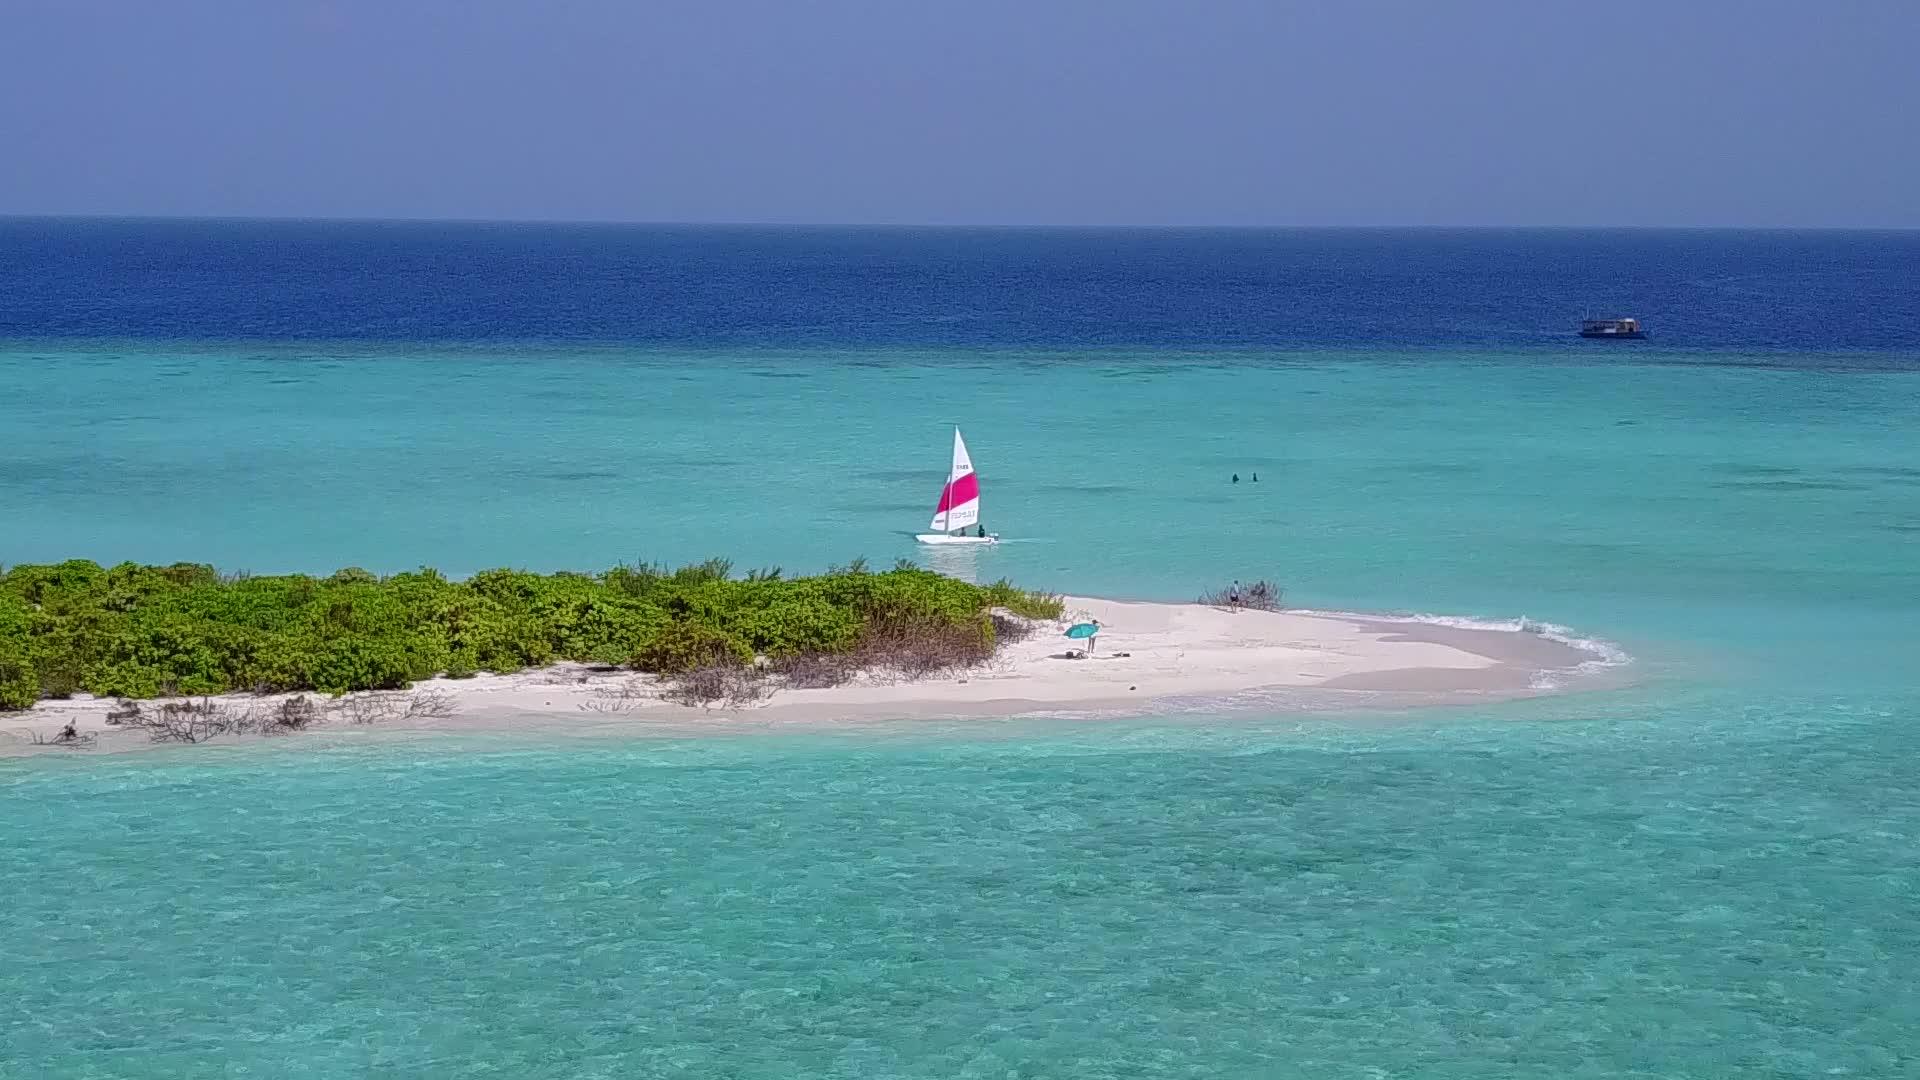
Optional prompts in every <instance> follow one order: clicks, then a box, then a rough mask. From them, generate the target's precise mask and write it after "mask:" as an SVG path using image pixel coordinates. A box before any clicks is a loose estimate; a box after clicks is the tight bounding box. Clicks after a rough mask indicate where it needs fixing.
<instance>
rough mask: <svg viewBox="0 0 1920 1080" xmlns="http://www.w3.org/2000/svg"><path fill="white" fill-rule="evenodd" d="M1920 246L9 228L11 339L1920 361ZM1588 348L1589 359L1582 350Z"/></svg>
mask: <svg viewBox="0 0 1920 1080" xmlns="http://www.w3.org/2000/svg"><path fill="white" fill-rule="evenodd" d="M1916 295H1920V232H1913V231H1905V232H1847V231H1820V232H1789V231H1765V232H1732V231H1724V230H1645V229H1617V230H1584V229H1531V230H1529V229H1416V230H1409V229H1273V230H1266V229H913V228H880V227H875V228H830V227H818V228H791V227H788V228H765V227H760V228H756V227H749V226H740V227H730V228H716V227H695V226H685V227H672V226H613V225H525V224H470V223H457V224H436V223H420V222H368V223H339V222H298V221H294V222H281V221H168V220H154V221H139V220H85V219H72V220H69V219H20V218H15V219H4V218H0V338H11V339H30V340H75V339H80V340H132V341H156V340H159V341H189V342H245V343H253V342H367V343H379V344H391V343H432V344H458V345H482V346H499V345H525V344H533V343H540V344H549V345H552V344H579V345H594V346H608V345H630V346H631V345H649V346H662V345H665V346H692V347H723V348H735V349H738V348H774V349H786V348H794V347H800V346H824V347H829V348H840V347H867V348H871V347H888V346H918V347H937V348H957V349H978V348H990V349H1031V348H1046V349H1069V350H1072V349H1104V348H1114V347H1145V348H1155V349H1185V348H1197V349H1205V350H1214V349H1317V348H1342V349H1356V348H1357V349H1394V348H1409V347H1429V348H1430V347H1439V348H1461V347H1474V348H1506V349H1512V348H1520V349H1540V348H1554V349H1561V350H1577V349H1579V348H1580V346H1581V343H1580V342H1579V341H1578V339H1572V338H1571V333H1572V331H1573V330H1574V329H1575V328H1576V327H1577V324H1578V320H1579V319H1580V318H1581V316H1582V314H1583V313H1587V312H1590V313H1592V314H1594V315H1609V314H1618V315H1634V316H1637V317H1638V318H1640V319H1641V320H1642V321H1643V322H1644V323H1645V324H1646V325H1647V326H1648V327H1650V328H1651V330H1652V332H1653V335H1654V340H1655V341H1656V342H1658V343H1659V344H1660V345H1661V346H1663V347H1667V348H1672V349H1682V350H1702V351H1716V352H1725V351H1729V350H1761V351H1766V352H1779V351H1797V352H1802V353H1805V352H1816V353H1830V352H1855V353H1857V352H1862V351H1867V352H1871V351H1880V350H1920V319H1916V317H1915V312H1916V300H1915V297H1916ZM1576 355H1578V354H1576Z"/></svg>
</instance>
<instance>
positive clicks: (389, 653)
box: [0, 559, 1059, 708]
mask: <svg viewBox="0 0 1920 1080" xmlns="http://www.w3.org/2000/svg"><path fill="white" fill-rule="evenodd" d="M996 608H1005V609H1007V610H1009V611H1013V612H1016V613H1019V614H1022V615H1028V616H1030V617H1048V616H1049V615H1054V614H1058V610H1059V599H1058V598H1057V597H1051V596H1048V595H1046V594H1040V593H1028V592H1023V591H1021V590H1019V589H1015V588H1014V587H1013V586H1011V585H1009V584H1007V583H1006V582H998V583H996V584H994V585H992V586H988V587H985V588H982V587H979V586H975V585H971V584H968V583H966V582H963V581H958V580H955V579H953V578H948V577H943V576H941V575H939V574H936V573H933V572H931V571H928V570H922V569H919V568H918V567H915V566H913V565H911V564H907V563H903V564H901V565H898V566H896V567H895V568H894V569H893V570H891V571H887V572H884V573H876V572H873V571H871V570H869V569H868V568H867V566H866V565H865V563H864V562H863V561H859V560H856V561H855V562H854V563H852V564H849V565H848V566H847V567H845V568H842V569H838V570H834V571H831V572H829V573H827V574H822V575H817V576H814V577H800V578H789V577H786V576H784V575H783V574H781V573H780V572H778V571H777V570H766V571H755V572H753V573H751V574H748V575H747V576H746V577H745V578H735V577H734V576H733V568H732V566H731V564H729V563H727V562H725V561H724V560H717V559H716V560H709V561H708V562H705V563H699V564H695V565H693V566H688V567H683V568H681V569H678V570H668V569H666V568H664V567H659V566H650V565H644V564H642V565H637V566H620V567H615V568H613V569H612V570H609V571H607V572H606V573H604V574H600V575H586V574H568V573H560V574H535V573H531V572H528V571H524V570H511V569H499V570H488V571H484V572H482V573H479V574H475V575H474V576H473V577H472V578H470V579H469V580H467V581H463V582H455V581H449V580H447V579H446V578H445V577H443V576H442V575H440V574H439V573H437V572H435V571H433V570H430V569H422V570H419V571H415V572H412V573H406V574H396V575H393V576H392V577H388V578H384V579H383V578H378V577H376V576H375V575H374V574H372V573H371V572H369V571H365V570H360V569H358V568H352V567H350V568H348V569H346V570H341V571H339V572H337V573H334V574H332V575H330V576H328V577H325V578H313V577H308V576H304V575H297V574H292V575H281V576H273V577H248V576H244V575H239V576H232V577H222V576H220V575H219V574H218V573H216V572H215V570H214V569H213V568H212V567H210V566H204V565H201V564H197V563H176V564H174V565H172V566H139V565H135V564H133V563H122V564H120V565H118V566H115V567H113V568H112V569H103V568H102V567H100V566H99V565H98V564H96V563H92V562H87V561H85V560H74V561H70V562H65V563H60V564H57V565H48V566H14V567H11V568H8V569H6V570H5V572H4V573H0V707H9V708H20V707H25V706H27V705H31V704H32V702H33V701H35V700H37V699H39V698H41V697H47V696H62V695H67V694H71V693H73V692H74V691H76V690H80V689H84V690H87V691H89V692H91V693H93V694H95V695H99V696H103V697H104V696H119V697H127V698H150V697H155V696H159V695H165V694H217V693H223V692H228V691H236V690H238V691H261V692H266V691H296V690H322V691H326V692H330V693H340V692H344V691H349V690H368V689H388V688H397V687H402V686H405V685H406V684H408V683H409V682H412V681H415V680H418V679H422V678H427V677H429V676H432V675H435V674H438V673H441V672H445V673H446V674H448V675H453V676H468V675H472V674H475V673H476V672H479V671H494V672H502V673H505V672H513V671H518V670H521V669H523V668H527V667H538V666H542V665H545V664H550V663H552V662H554V661H556V660H577V661H590V662H600V663H622V662H626V663H632V664H633V665H634V666H636V667H639V668H641V669H643V670H647V671H654V672H660V673H664V674H678V673H682V672H686V671H690V670H693V669H696V668H704V667H712V666H715V665H720V666H729V665H745V664H747V663H750V662H751V661H752V659H753V657H754V656H755V655H756V654H760V655H765V656H768V657H771V658H775V659H780V658H790V657H812V658H822V657H836V656H838V657H848V658H850V662H856V663H857V662H858V658H859V657H860V656H866V655H871V654H872V650H873V648H874V647H875V645H876V643H878V642H881V641H885V642H891V643H893V644H892V645H891V646H889V647H890V648H893V649H894V650H895V651H900V650H902V649H906V650H908V651H914V650H918V651H924V652H928V654H929V656H932V655H934V654H935V653H937V654H938V655H940V656H942V657H947V658H953V657H963V656H967V655H973V654H974V653H977V652H978V651H979V649H981V648H986V649H991V647H992V644H993V641H994V637H993V635H994V629H993V624H992V623H991V622H990V621H989V620H988V618H987V613H988V612H989V611H990V610H992V609H996ZM902 628H912V629H911V632H907V631H904V630H903V629H902ZM928 643H934V645H937V648H935V647H934V645H929V644H928ZM928 662H931V661H928ZM941 662H943V663H944V662H946V661H945V660H942V661H941ZM916 663H917V662H916Z"/></svg>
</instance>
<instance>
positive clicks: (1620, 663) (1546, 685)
mask: <svg viewBox="0 0 1920 1080" xmlns="http://www.w3.org/2000/svg"><path fill="white" fill-rule="evenodd" d="M1300 613H1301V614H1304V615H1336V616H1347V617H1349V618H1364V619H1369V620H1373V621H1376V622H1407V623H1422V624H1425V625H1427V626H1448V627H1453V628H1454V629H1457V630H1496V631H1501V632H1504V633H1509V634H1533V635H1536V636H1538V637H1543V638H1545V639H1547V640H1548V641H1555V642H1559V643H1560V644H1562V645H1565V646H1567V647H1569V648H1573V649H1578V650H1579V651H1581V652H1583V653H1586V654H1587V656H1588V659H1586V660H1582V661H1581V662H1580V663H1578V664H1576V665H1574V666H1573V667H1571V668H1559V669H1551V670H1544V671H1536V672H1534V673H1533V677H1532V679H1531V680H1530V681H1529V682H1528V686H1530V687H1531V688H1532V689H1535V690H1558V689H1560V688H1561V687H1562V686H1565V685H1566V683H1567V681H1568V679H1569V678H1578V677H1580V676H1582V675H1591V674H1594V673H1595V672H1598V671H1604V670H1606V669H1608V668H1617V667H1624V666H1626V665H1627V664H1631V663H1633V656H1632V655H1631V654H1630V653H1628V652H1627V651H1626V650H1625V649H1622V648H1621V647H1620V646H1618V645H1615V644H1614V643H1613V642H1611V641H1607V640H1605V639H1604V638H1596V637H1586V636H1584V635H1582V634H1580V633H1578V632H1576V631H1575V630H1574V629H1573V628H1572V627H1567V626H1561V625H1560V624H1559V623H1550V622H1544V621H1541V620H1539V619H1529V618H1527V617H1526V616H1525V615H1522V616H1520V617H1519V618H1517V619H1482V618H1475V617H1472V616H1466V615H1432V614H1427V613H1424V612H1422V613H1416V614H1411V615H1363V614H1360V613H1358V612H1350V611H1301V612H1300Z"/></svg>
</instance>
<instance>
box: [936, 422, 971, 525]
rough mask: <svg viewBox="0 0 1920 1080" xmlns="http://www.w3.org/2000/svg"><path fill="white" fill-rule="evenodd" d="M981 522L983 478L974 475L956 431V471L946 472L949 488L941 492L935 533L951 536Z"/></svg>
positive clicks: (954, 467) (953, 469)
mask: <svg viewBox="0 0 1920 1080" xmlns="http://www.w3.org/2000/svg"><path fill="white" fill-rule="evenodd" d="M979 522H980V478H979V477H978V476H975V475H974V472H973V459H971V458H969V457H967V444H966V443H965V442H963V441H962V440H961V438H960V429H959V428H954V429H953V468H952V469H951V470H950V471H949V472H948V473H947V486H946V487H943V488H941V489H940V505H939V506H937V507H935V508H934V511H933V531H935V532H944V533H950V532H954V531H955V530H958V529H965V528H968V527H969V526H972V525H977V524H979Z"/></svg>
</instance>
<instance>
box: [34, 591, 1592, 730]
mask: <svg viewBox="0 0 1920 1080" xmlns="http://www.w3.org/2000/svg"><path fill="white" fill-rule="evenodd" d="M1085 619H1098V620H1099V621H1100V623H1101V624H1102V630H1101V633H1100V635H1099V638H1098V642H1097V645H1096V648H1095V650H1094V655H1093V656H1092V657H1079V656H1075V655H1073V654H1074V653H1076V652H1077V651H1078V649H1079V647H1080V646H1081V644H1082V643H1081V642H1076V641H1069V640H1068V639H1066V638H1065V637H1064V636H1063V633H1062V631H1063V630H1064V627H1065V626H1066V625H1067V624H1069V623H1071V622H1074V621H1081V620H1085ZM1624 660H1625V657H1624V654H1621V653H1619V652H1618V651H1617V650H1614V649H1612V648H1611V647H1609V646H1605V645H1603V644H1600V643H1592V642H1580V641H1579V640H1578V639H1573V638H1569V637H1566V636H1565V635H1560V634H1554V633H1551V632H1549V631H1546V630H1543V629H1542V628H1536V627H1529V626H1525V625H1522V624H1513V625H1512V626H1504V625H1481V624H1473V623H1470V622H1468V621H1466V620H1448V621H1445V622H1436V621H1433V620H1427V619H1414V618H1403V617H1393V616H1379V615H1361V614H1346V613H1332V612H1297V611H1282V612H1267V611H1246V610H1241V611H1231V610H1226V609H1223V608H1216V607H1208V606H1203V605H1199V604H1162V603H1133V602H1123V601H1115V600H1099V599H1092V598H1084V597H1069V598H1067V616H1066V618H1064V619H1062V620H1060V621H1059V622H1057V623H1044V624H1039V625H1038V626H1037V627H1036V633H1035V634H1034V635H1033V636H1032V637H1030V638H1029V639H1027V640H1025V641H1021V642H1017V643H1014V644H1010V645H1007V646H1005V647H1003V648H1002V650H1001V651H1000V654H999V655H998V656H997V657H996V658H995V660H994V661H993V662H992V663H991V664H989V665H988V666H986V667H983V668H980V669H976V670H973V671H969V672H965V673H963V674H958V675H952V676H946V677H938V678H931V679H924V680H916V681H895V680H887V679H883V678H874V677H870V676H861V677H859V678H856V679H855V680H854V681H853V682H851V683H849V684H847V685H844V686H839V687H834V688H831V689H781V690H779V691H777V692H776V693H774V694H773V695H772V696H771V697H770V698H768V699H767V700H765V701H761V702H756V703H754V704H751V705H746V706H742V707H739V708H724V707H714V708H708V709H702V708H689V707H686V706H681V705H675V704H671V703H669V702H667V701H665V700H663V699H662V698H661V696H660V694H659V693H658V687H657V684H656V683H655V681H654V680H653V679H652V678H650V677H648V676H642V675H636V674H634V673H632V672H630V671H624V670H618V669H605V668H599V669H596V668H593V667H589V666H586V665H578V664H561V665H556V666H554V667H550V668H544V669H541V670H538V671H527V672H520V673H516V674H512V675H484V674H483V675H480V676H478V677H475V678H471V679H462V680H450V679H434V680H430V681H428V682H425V683H421V684H419V685H418V686H417V687H416V688H415V691H414V693H415V694H431V695H434V696H435V698H436V700H437V704H438V706H439V707H438V708H436V709H434V710H431V711H432V712H434V713H436V714H437V715H419V716H411V717H406V716H395V715H388V716H384V717H382V718H381V719H380V720H378V721H377V722H376V723H373V724H370V725H355V724H353V723H351V721H350V719H348V718H347V717H346V715H345V714H346V713H347V711H348V710H346V709H344V708H341V707H337V706H336V707H335V708H334V709H332V710H330V711H331V714H332V715H331V717H330V719H329V720H327V721H326V722H324V723H323V724H322V725H321V728H322V729H323V730H330V731H332V730H338V731H372V730H379V731H414V732H435V731H439V732H474V733H481V732H505V733H511V732H525V733H541V734H561V735H570V734H579V735H608V734H614V735H617V734H623V733H643V732H646V731H658V732H661V733H671V734H686V733H689V732H694V731H699V730H711V729H725V728H738V727H740V726H743V725H750V726H754V727H767V726H775V725H778V726H798V725H822V724H832V723H836V722H879V721H887V720H900V721H912V720H925V719H959V718H966V717H1008V716H1019V715H1027V714H1060V713H1066V714H1080V713H1084V714H1090V715H1101V714H1109V715H1112V714H1120V715H1127V714H1149V713H1154V712H1161V711H1192V710H1194V709H1213V708H1218V709H1226V710H1230V709H1233V708H1236V707H1240V708H1245V707H1250V706H1252V707H1260V708H1265V709H1277V710H1287V711H1291V710H1311V711H1315V712H1326V711H1339V710H1342V709H1352V708H1403V707H1413V706H1419V705H1427V704H1458V703H1462V702H1468V701H1487V700H1499V699H1506V698H1514V697H1525V696H1533V695H1538V694H1545V693H1554V692H1562V691H1565V690H1569V689H1573V688H1578V687H1583V686H1589V685H1599V684H1600V680H1599V679H1598V678H1597V673H1598V672H1600V671H1601V670H1602V669H1608V668H1612V667H1615V666H1617V665H1618V664H1620V663H1622V662H1624ZM399 693H400V692H396V694H395V695H393V696H391V698H390V700H392V701H393V702H396V703H398V704H402V705H403V704H404V700H405V699H404V698H401V697H399V696H398V695H399ZM363 696H364V695H349V698H357V697H363ZM216 700H218V701H222V702H224V703H227V704H230V705H231V706H232V707H234V708H236V709H244V708H249V707H253V708H258V707H262V706H271V705H273V704H275V703H277V701H278V699H277V698H271V697H270V698H260V697H253V696H246V695H230V696H229V697H227V698H224V699H216ZM320 700H322V701H323V702H324V701H325V699H320ZM111 706H112V703H111V702H109V701H104V700H97V699H90V698H85V697H80V698H75V699H73V700H67V701H44V702H41V703H40V704H39V705H37V706H35V707H34V708H33V709H31V710H29V711H27V712H24V713H10V714H0V756H8V755H16V754H22V753H34V752H63V751H61V750H60V749H59V748H57V747H46V746H41V745H36V744H35V743H34V741H33V739H34V736H36V735H38V736H40V737H41V738H50V737H52V736H53V735H54V733H55V732H57V731H58V730H59V729H60V728H61V727H62V726H64V725H66V724H67V723H68V722H69V721H71V722H72V723H73V724H74V726H75V728H76V729H77V730H78V731H79V732H80V733H81V734H82V735H85V736H91V737H92V740H93V741H92V743H91V745H92V747H93V748H94V749H97V750H132V749H137V748H142V747H146V746H151V745H154V744H153V743H151V742H150V741H149V739H148V738H147V736H146V735H145V734H144V733H142V732H138V731H129V730H126V729H124V728H122V727H118V726H114V725H110V724H109V723H108V721H107V712H108V710H109V708H110V707H111ZM148 707H149V708H151V707H153V706H152V704H149V706H148ZM386 711H388V712H399V711H401V710H400V708H397V707H396V708H393V709H389V710H386ZM299 737H301V736H294V738H299ZM218 741H233V740H232V739H231V738H230V737H226V736H222V737H220V739H219V740H218Z"/></svg>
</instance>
